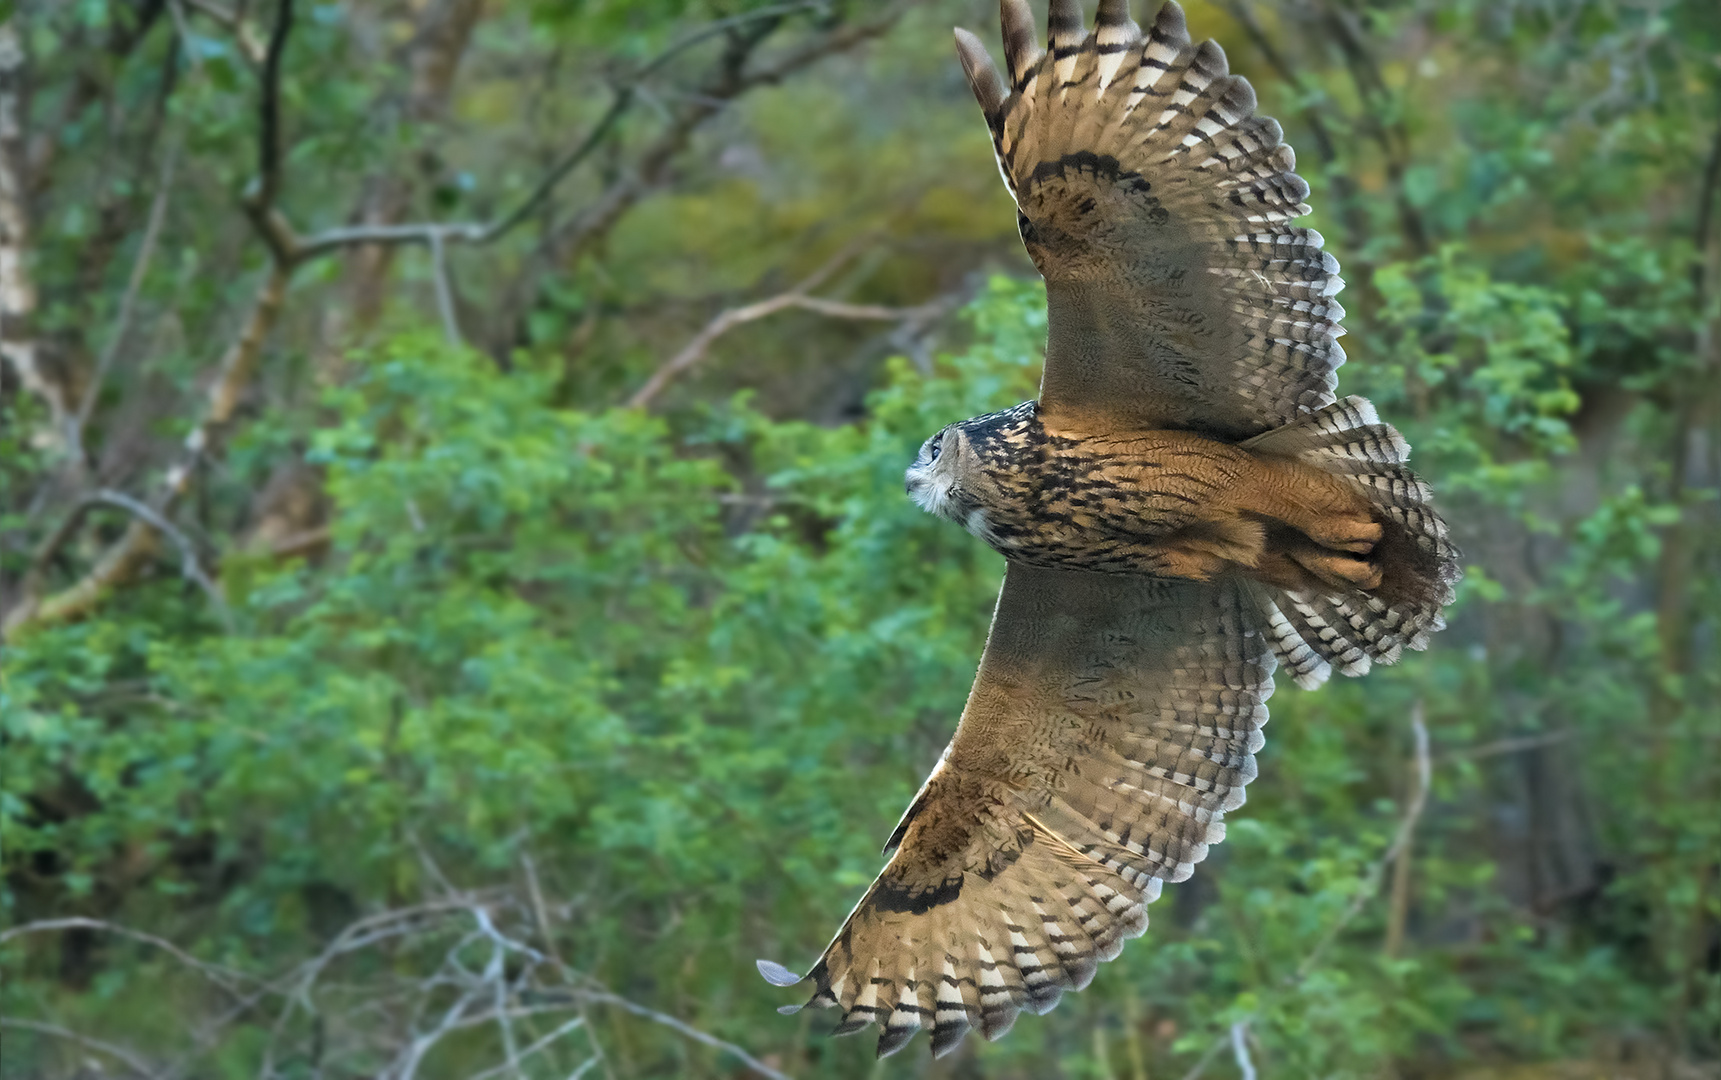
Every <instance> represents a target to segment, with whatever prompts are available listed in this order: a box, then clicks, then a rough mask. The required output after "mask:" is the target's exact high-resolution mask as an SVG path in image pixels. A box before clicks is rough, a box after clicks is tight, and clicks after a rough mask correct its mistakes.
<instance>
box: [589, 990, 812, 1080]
mask: <svg viewBox="0 0 1721 1080" xmlns="http://www.w3.org/2000/svg"><path fill="white" fill-rule="evenodd" d="M581 996H583V997H585V998H587V999H588V1000H590V1001H594V1002H600V1003H602V1004H605V1005H614V1006H615V1007H616V1008H618V1009H625V1010H627V1011H628V1012H630V1013H633V1014H634V1015H635V1016H643V1017H645V1018H646V1019H647V1020H650V1021H652V1022H653V1023H657V1024H662V1025H663V1026H664V1027H667V1028H673V1029H674V1030H676V1031H679V1032H681V1034H683V1035H685V1036H687V1037H688V1038H689V1039H692V1040H693V1041H694V1042H699V1043H704V1044H705V1045H706V1046H710V1047H714V1048H716V1049H718V1050H722V1051H724V1052H726V1053H730V1054H733V1055H735V1056H736V1057H737V1058H739V1059H740V1060H741V1062H742V1064H744V1065H746V1066H747V1067H748V1068H749V1069H752V1070H753V1071H754V1072H756V1073H758V1074H759V1075H760V1076H764V1077H769V1078H770V1080H790V1078H789V1077H788V1076H787V1075H785V1074H784V1073H781V1072H778V1071H777V1070H776V1069H773V1068H771V1066H769V1065H767V1064H765V1063H764V1062H763V1061H760V1060H759V1059H758V1058H756V1057H754V1056H753V1055H752V1054H749V1053H748V1052H747V1051H745V1050H743V1049H741V1048H740V1047H739V1046H736V1045H735V1044H734V1043H732V1042H725V1041H723V1040H722V1039H719V1038H718V1037H717V1036H715V1035H708V1034H706V1033H705V1032H703V1031H700V1030H699V1029H698V1028H696V1027H694V1026H692V1025H691V1024H688V1023H686V1022H685V1021H682V1020H677V1019H676V1018H675V1017H673V1016H670V1015H669V1014H668V1013H660V1012H658V1011H657V1010H656V1009H648V1008H646V1007H645V1006H644V1005H640V1004H637V1003H636V1002H632V1001H629V1000H628V999H627V998H624V997H618V996H616V995H615V994H612V993H609V992H608V991H585V992H583V993H582V995H581Z"/></svg>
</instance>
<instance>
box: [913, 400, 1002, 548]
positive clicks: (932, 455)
mask: <svg viewBox="0 0 1721 1080" xmlns="http://www.w3.org/2000/svg"><path fill="white" fill-rule="evenodd" d="M905 479H906V480H907V483H908V495H909V498H911V499H913V500H914V501H915V503H916V505H918V506H919V507H920V508H921V509H922V510H925V511H926V512H927V513H929V514H935V515H937V516H938V517H941V518H944V519H945V520H947V521H954V522H955V523H956V524H958V525H960V526H962V527H963V528H965V529H967V530H968V531H969V532H972V533H975V534H976V535H979V536H985V535H986V534H987V529H986V515H985V509H984V508H985V506H986V504H987V502H988V496H989V495H992V494H995V492H994V491H993V488H994V487H995V485H994V483H993V481H992V479H991V477H989V476H988V475H987V472H986V468H985V465H984V463H983V462H982V461H981V459H980V455H979V454H978V453H977V452H976V451H975V447H974V444H973V442H972V441H971V440H970V439H969V437H968V434H967V433H966V432H965V431H963V425H962V424H951V425H949V426H947V427H945V428H944V429H943V430H941V431H939V432H938V434H936V435H934V436H933V437H932V438H930V439H928V440H926V441H925V442H923V443H921V444H920V453H919V454H917V455H916V456H915V459H914V464H912V465H910V466H909V467H908V475H907V477H906V478H905Z"/></svg>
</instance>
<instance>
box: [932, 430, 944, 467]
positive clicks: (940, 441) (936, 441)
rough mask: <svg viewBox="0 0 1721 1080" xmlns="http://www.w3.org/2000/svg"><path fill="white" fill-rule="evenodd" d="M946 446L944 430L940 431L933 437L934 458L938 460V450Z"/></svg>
mask: <svg viewBox="0 0 1721 1080" xmlns="http://www.w3.org/2000/svg"><path fill="white" fill-rule="evenodd" d="M943 448H944V432H942V431H940V432H939V433H938V434H936V435H934V436H933V437H932V460H933V461H937V460H938V452H939V451H940V450H942V449H943Z"/></svg>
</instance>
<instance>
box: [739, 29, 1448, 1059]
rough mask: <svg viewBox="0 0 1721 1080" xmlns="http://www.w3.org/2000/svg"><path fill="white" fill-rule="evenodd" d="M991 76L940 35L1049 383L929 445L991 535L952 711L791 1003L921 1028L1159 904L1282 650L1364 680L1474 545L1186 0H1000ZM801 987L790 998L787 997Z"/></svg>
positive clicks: (956, 1031) (989, 1001) (1257, 727)
mask: <svg viewBox="0 0 1721 1080" xmlns="http://www.w3.org/2000/svg"><path fill="white" fill-rule="evenodd" d="M1001 13H1002V20H1003V25H1004V51H1005V60H1006V65H1005V71H1004V72H1003V73H1000V72H999V71H998V70H997V69H996V68H995V67H994V66H993V63H992V60H991V58H990V57H989V56H988V55H987V53H986V50H985V47H984V46H983V45H982V44H981V43H980V42H979V40H978V39H977V38H975V37H974V36H973V35H972V34H968V33H967V32H966V31H961V30H958V31H957V35H956V36H957V52H958V55H959V56H960V58H961V60H962V65H963V68H964V70H965V71H966V73H967V75H968V79H969V83H970V85H971V87H972V88H973V90H974V95H975V98H976V99H977V100H978V101H979V103H980V107H981V111H982V112H983V113H984V114H985V117H986V121H987V125H988V127H989V128H990V130H991V133H992V142H993V148H994V150H995V152H996V154H997V159H998V165H999V169H1000V171H1001V173H1002V174H1003V177H1004V180H1005V183H1006V184H1007V185H1008V186H1009V188H1010V193H1011V196H1012V197H1013V198H1014V199H1015V202H1016V206H1017V209H1018V224H1019V225H1020V228H1021V233H1022V240H1023V243H1024V244H1025V246H1026V247H1027V250H1028V254H1029V255H1030V256H1031V257H1032V258H1033V260H1034V264H1035V266H1036V267H1038V268H1039V270H1040V273H1041V274H1042V275H1043V276H1044V277H1045V279H1046V299H1047V341H1046V368H1045V375H1044V377H1043V379H1042V380H1041V384H1040V396H1039V398H1038V399H1037V400H1035V401H1031V402H1026V403H1024V404H1022V405H1019V406H1016V407H1015V408H1012V409H1006V410H1004V411H1002V412H997V413H991V414H988V415H986V416H980V417H975V418H973V419H971V420H965V421H962V422H960V423H955V424H952V425H950V426H949V427H947V428H945V429H944V430H943V431H941V432H939V433H938V434H937V435H935V436H933V437H932V438H931V439H928V440H927V441H926V444H925V445H924V446H923V447H922V448H921V452H920V456H919V457H918V458H917V459H916V461H915V462H914V464H913V465H912V466H911V467H910V468H909V471H908V477H907V479H908V489H909V493H910V495H911V496H912V497H913V498H914V499H915V500H916V501H917V502H919V503H920V504H921V506H923V507H924V508H926V509H927V510H930V511H932V512H933V513H935V514H937V515H939V516H941V517H945V518H948V519H950V520H951V521H954V522H956V523H958V524H960V525H961V526H963V527H964V528H966V529H968V530H970V531H971V532H973V533H975V534H976V535H977V536H979V537H981V538H982V539H984V540H985V541H986V542H987V543H989V544H991V545H992V546H993V547H994V548H996V549H997V550H998V551H1000V552H1002V553H1003V555H1004V556H1005V559H1006V560H1007V569H1006V571H1005V576H1004V584H1003V588H1002V589H1001V590H1000V592H999V596H998V606H997V609H996V611H995V613H994V615H993V619H992V629H991V633H990V634H989V635H988V637H987V641H986V650H985V653H984V654H983V655H982V657H981V660H980V670H979V673H978V674H977V675H976V677H975V681H974V688H973V690H972V691H971V692H970V694H969V697H968V703H967V706H966V707H965V708H964V709H963V712H962V719H961V721H960V723H959V724H958V725H957V728H956V734H955V736H954V737H953V738H952V739H951V741H950V745H949V746H948V747H947V748H946V749H945V751H944V756H943V757H942V758H941V759H940V760H939V762H938V764H937V765H936V766H935V767H934V768H933V770H932V773H931V775H930V776H928V777H927V779H926V782H925V784H923V785H922V787H921V789H920V792H919V793H918V794H917V795H916V796H915V798H914V800H913V802H911V803H910V804H909V807H908V810H907V811H906V812H905V813H904V814H903V817H902V821H901V823H900V824H898V826H897V828H896V830H895V832H894V833H892V835H891V837H890V840H889V842H888V843H887V844H886V851H887V852H888V851H890V850H891V849H893V848H894V849H895V854H894V856H893V857H892V858H891V860H890V862H889V864H888V865H886V867H885V868H884V871H883V872H882V873H881V874H880V875H879V877H878V879H877V880H876V881H874V882H873V884H872V886H871V888H869V889H868V890H867V892H866V895H864V896H863V897H862V898H861V900H860V903H858V904H857V905H856V906H855V909H854V910H853V911H852V912H851V913H850V914H849V917H848V919H847V920H845V921H844V923H843V925H842V928H841V929H840V930H839V931H838V932H837V935H836V937H835V938H834V939H833V940H832V941H831V943H830V945H829V946H828V947H827V948H826V949H825V952H824V955H823V956H822V957H821V958H820V959H819V961H818V963H817V964H816V965H814V967H813V969H812V970H811V971H810V972H808V973H807V974H806V975H805V976H797V975H795V974H794V973H793V972H790V971H788V970H787V969H785V968H783V967H782V966H781V965H777V964H772V963H769V962H766V961H760V964H759V969H760V972H761V973H762V974H763V975H764V976H765V977H766V979H768V980H769V981H771V982H773V983H775V984H778V985H785V986H786V985H790V984H793V983H797V982H801V981H803V980H804V981H807V982H810V983H812V984H813V988H814V989H813V994H812V997H811V1000H810V1001H809V1002H808V1004H811V1005H816V1006H820V1007H836V1008H840V1009H841V1010H842V1011H843V1016H842V1020H841V1022H840V1023H839V1024H838V1026H837V1032H838V1033H839V1034H846V1033H850V1032H854V1031H859V1030H861V1029H862V1028H865V1027H867V1026H869V1025H872V1024H877V1025H879V1026H880V1027H881V1028H882V1029H883V1030H882V1031H881V1033H880V1035H879V1042H878V1052H879V1053H880V1054H881V1055H883V1054H888V1053H892V1052H894V1051H895V1050H897V1049H899V1048H901V1047H902V1046H903V1045H904V1044H906V1043H907V1042H908V1041H909V1039H910V1038H912V1036H913V1035H914V1033H915V1032H916V1031H918V1030H920V1029H922V1028H928V1029H930V1030H931V1032H932V1049H933V1052H934V1054H938V1055H942V1054H945V1053H948V1052H950V1051H951V1050H952V1049H954V1048H955V1047H956V1046H957V1045H958V1044H959V1043H960V1042H961V1041H962V1039H963V1037H964V1036H965V1035H966V1033H967V1032H968V1031H969V1030H970V1029H974V1028H978V1029H979V1030H980V1031H981V1032H982V1034H984V1035H985V1036H986V1037H987V1038H989V1039H990V1038H997V1037H999V1036H1000V1035H1002V1034H1003V1033H1004V1032H1006V1031H1008V1030H1009V1028H1010V1026H1011V1024H1012V1023H1014V1021H1015V1018H1016V1016H1017V1014H1018V1013H1019V1012H1020V1011H1021V1010H1022V1009H1024V1008H1026V1009H1030V1010H1032V1011H1034V1012H1045V1011H1046V1010H1047V1009H1050V1008H1051V1007H1052V1006H1053V1005H1054V1004H1055V1003H1056V1002H1057V1000H1058V997H1059V995H1060V994H1062V993H1063V992H1064V991H1065V990H1066V989H1077V990H1079V989H1081V988H1082V987H1084V986H1086V985H1087V983H1088V981H1089V980H1090V979H1092V978H1093V975H1094V970H1095V968H1096V966H1097V964H1098V963H1099V962H1100V961H1102V960H1109V959H1111V958H1112V957H1114V956H1116V955H1117V953H1118V951H1119V950H1120V949H1122V947H1123V942H1124V940H1125V939H1127V938H1131V937H1135V936H1136V935H1138V934H1140V933H1142V931H1143V930H1144V929H1145V928H1146V926H1147V910H1146V906H1147V904H1149V903H1150V902H1152V901H1153V900H1154V899H1155V898H1157V897H1158V896H1159V892H1160V886H1161V884H1162V883H1163V882H1167V881H1172V882H1175V881H1182V880H1183V879H1185V878H1187V877H1188V876H1189V874H1190V873H1191V872H1192V871H1193V869H1194V864H1195V863H1197V862H1199V861H1200V860H1201V859H1202V858H1203V857H1204V856H1205V855H1206V852H1207V848H1208V846H1209V845H1211V844H1214V843H1217V842H1219V841H1220V840H1221V839H1223V837H1224V821H1223V819H1224V816H1225V814H1226V813H1228V812H1230V811H1232V810H1235V809H1236V808H1237V807H1239V806H1241V805H1242V803H1243V793H1244V785H1246V784H1247V783H1248V782H1249V781H1250V780H1251V779H1253V778H1254V776H1255V758H1254V754H1255V752H1256V751H1257V750H1259V749H1260V747H1261V745H1262V736H1261V725H1263V724H1264V723H1265V722H1266V720H1267V709H1266V704H1265V703H1266V700H1267V697H1268V696H1269V695H1270V694H1271V693H1272V690H1273V680H1272V674H1273V671H1274V669H1275V667H1283V668H1284V669H1286V671H1287V672H1288V674H1289V675H1290V676H1291V677H1292V679H1294V680H1295V681H1296V682H1297V683H1298V684H1299V685H1300V686H1304V687H1313V686H1317V685H1319V684H1320V683H1321V682H1322V681H1323V680H1325V679H1326V678H1327V676H1328V675H1329V674H1330V673H1331V672H1332V671H1335V670H1336V671H1338V672H1340V673H1342V674H1345V675H1361V674H1363V673H1365V672H1367V671H1368V670H1369V668H1370V666H1371V665H1372V664H1374V663H1391V662H1393V661H1395V660H1397V659H1398V658H1399V656H1400V654H1401V653H1402V651H1403V650H1404V649H1407V648H1408V649H1420V648H1423V647H1425V646H1426V645H1427V643H1428V639H1429V635H1430V634H1432V633H1433V632H1434V631H1436V630H1439V629H1440V628H1441V626H1442V625H1444V624H1443V621H1442V614H1441V612H1442V609H1443V607H1444V606H1445V605H1446V604H1447V603H1449V602H1450V601H1451V600H1452V597H1453V587H1454V584H1455V582H1456V581H1457V579H1458V576H1459V571H1458V564H1457V556H1458V553H1457V551H1456V550H1454V549H1453V547H1452V546H1451V544H1449V543H1448V542H1447V538H1446V525H1445V523H1444V522H1443V521H1442V520H1441V519H1440V517H1439V515H1438V514H1436V513H1435V512H1434V510H1433V508H1432V507H1431V506H1430V504H1429V498H1430V494H1429V488H1428V486H1427V485H1426V484H1424V483H1423V482H1422V481H1421V480H1420V479H1418V478H1417V477H1416V476H1415V474H1413V473H1411V472H1410V470H1409V469H1408V468H1406V467H1405V465H1404V462H1405V459H1406V457H1407V455H1408V453H1409V447H1408V446H1407V445H1406V443H1405V441H1404V439H1403V438H1401V437H1400V436H1399V434H1398V433H1397V432H1396V431H1394V430H1393V429H1392V428H1391V427H1390V426H1389V425H1387V424H1385V423H1382V422H1381V421H1380V420H1379V419H1378V418H1377V417H1376V415H1375V411H1374V408H1373V406H1371V405H1370V404H1369V403H1368V402H1367V401H1364V400H1363V399H1361V398H1357V397H1346V398H1338V397H1337V396H1336V395H1335V393H1334V389H1335V387H1336V385H1337V375H1336V371H1337V368H1338V367H1339V365H1340V364H1342V363H1343V362H1344V351H1343V350H1342V349H1340V348H1339V345H1338V342H1337V338H1338V336H1339V334H1340V333H1342V331H1341V329H1340V327H1339V320H1340V319H1341V318H1342V317H1343V314H1344V313H1343V309H1341V308H1340V307H1339V305H1338V303H1337V302H1336V301H1335V300H1334V299H1333V297H1334V295H1335V294H1336V293H1337V292H1338V291H1339V290H1340V288H1341V287H1342V282H1341V281H1340V279H1339V276H1338V262H1337V261H1336V260H1335V259H1334V258H1333V257H1332V256H1331V255H1330V254H1328V253H1327V252H1326V251H1324V250H1323V243H1324V241H1323V240H1322V238H1321V236H1320V234H1319V233H1316V232H1315V231H1314V230H1312V229H1307V228H1302V227H1300V226H1297V225H1295V224H1293V222H1294V221H1295V219H1296V218H1297V217H1299V216H1300V215H1302V214H1305V213H1307V212H1308V207H1307V206H1305V205H1303V202H1302V200H1303V198H1304V197H1306V196H1307V195H1308V192H1309V188H1308V185H1307V184H1305V183H1304V182H1303V181H1302V179H1301V178H1299V177H1298V176H1297V175H1296V173H1295V171H1294V168H1295V158H1294V155H1293V154H1292V153H1291V150H1290V148H1289V147H1288V146H1286V145H1284V142H1283V139H1282V133H1281V131H1280V129H1279V126H1278V124H1276V123H1274V122H1273V121H1272V120H1270V119H1268V118H1266V117H1261V116H1257V115H1255V111H1254V110H1255V97H1254V92H1253V91H1252V90H1251V89H1250V87H1249V84H1248V83H1247V82H1245V81H1244V80H1242V79H1240V78H1237V77H1235V76H1232V75H1230V74H1228V73H1227V71H1226V63H1225V54H1224V53H1223V52H1222V51H1221V50H1220V49H1219V47H1218V46H1217V45H1215V44H1214V43H1213V42H1211V41H1209V42H1204V43H1202V44H1201V45H1196V44H1194V43H1193V42H1192V41H1191V40H1190V37H1189V35H1188V32H1187V29H1186V27H1185V25H1184V19H1183V12H1182V11H1181V9H1179V8H1178V6H1177V5H1176V4H1175V3H1166V4H1165V5H1164V6H1163V7H1162V8H1160V10H1159V12H1158V14H1157V16H1156V17H1155V18H1154V20H1153V22H1152V24H1151V25H1150V26H1149V27H1148V28H1147V29H1146V30H1145V31H1144V30H1143V29H1142V28H1141V27H1140V26H1137V25H1136V23H1135V22H1134V21H1132V19H1131V18H1130V13H1129V7H1128V0H1100V4H1099V11H1098V15H1097V18H1096V22H1095V26H1094V29H1093V31H1092V32H1091V33H1089V32H1086V30H1085V28H1084V26H1083V24H1082V18H1081V5H1080V3H1079V2H1078V0H1051V3H1050V16H1049V20H1048V21H1049V25H1050V40H1049V41H1048V48H1047V49H1046V50H1045V51H1042V50H1041V49H1040V47H1039V44H1038V41H1037V35H1036V33H1035V31H1034V27H1033V22H1032V17H1031V13H1030V11H1029V9H1028V4H1027V0H1002V2H1001ZM796 1008H798V1006H790V1007H786V1008H785V1010H783V1011H790V1012H792V1011H794V1010H795V1009H796Z"/></svg>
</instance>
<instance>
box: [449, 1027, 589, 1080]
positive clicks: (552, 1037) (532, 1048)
mask: <svg viewBox="0 0 1721 1080" xmlns="http://www.w3.org/2000/svg"><path fill="white" fill-rule="evenodd" d="M585 1022H586V1018H585V1017H583V1016H576V1017H574V1018H573V1019H572V1020H569V1021H568V1022H567V1023H565V1024H563V1025H562V1026H560V1027H558V1028H556V1030H554V1031H552V1032H550V1033H549V1034H548V1035H545V1036H544V1037H543V1038H541V1039H539V1040H538V1041H536V1042H534V1043H532V1044H531V1045H529V1046H527V1047H526V1048H525V1049H524V1050H521V1051H520V1052H519V1054H517V1055H515V1056H513V1057H512V1058H511V1059H510V1060H509V1061H506V1062H504V1063H503V1064H501V1065H493V1066H491V1067H490V1068H488V1069H485V1070H484V1071H483V1072H480V1073H473V1074H472V1075H471V1076H469V1077H467V1080H490V1077H492V1076H497V1075H500V1074H501V1073H503V1072H505V1071H510V1070H512V1071H514V1072H516V1073H517V1072H518V1071H519V1067H520V1062H522V1061H524V1060H526V1059H527V1058H529V1057H531V1056H532V1055H533V1054H536V1053H537V1052H538V1051H540V1050H542V1049H544V1048H545V1047H546V1046H549V1045H550V1044H551V1043H553V1042H555V1041H556V1040H557V1039H559V1038H561V1037H562V1036H563V1035H566V1034H567V1033H568V1032H570V1031H573V1030H575V1029H576V1028H580V1027H583V1026H585ZM586 1064H588V1065H596V1064H597V1059H596V1058H588V1059H587V1061H586ZM581 1067H582V1068H584V1067H585V1066H584V1065H582V1066H581Z"/></svg>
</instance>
